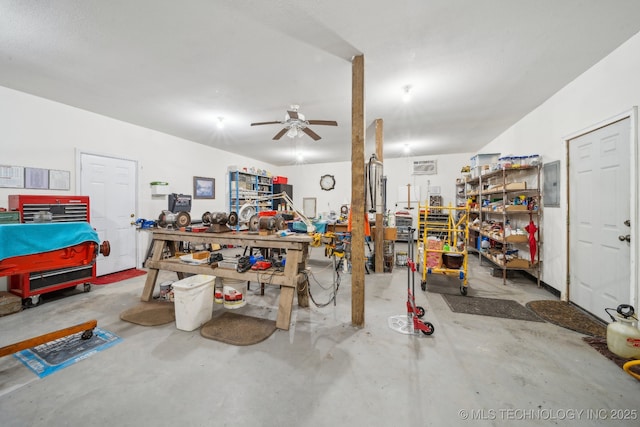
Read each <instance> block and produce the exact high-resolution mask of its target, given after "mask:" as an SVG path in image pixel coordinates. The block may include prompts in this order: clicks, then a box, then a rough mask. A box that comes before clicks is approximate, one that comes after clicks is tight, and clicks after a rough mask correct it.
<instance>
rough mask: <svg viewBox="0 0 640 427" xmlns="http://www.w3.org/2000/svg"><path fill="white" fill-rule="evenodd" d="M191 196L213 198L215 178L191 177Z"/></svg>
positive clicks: (214, 196) (214, 195) (214, 194)
mask: <svg viewBox="0 0 640 427" xmlns="http://www.w3.org/2000/svg"><path fill="white" fill-rule="evenodd" d="M193 198H194V199H215V198H216V180H215V179H214V178H205V177H202V176H194V177H193Z"/></svg>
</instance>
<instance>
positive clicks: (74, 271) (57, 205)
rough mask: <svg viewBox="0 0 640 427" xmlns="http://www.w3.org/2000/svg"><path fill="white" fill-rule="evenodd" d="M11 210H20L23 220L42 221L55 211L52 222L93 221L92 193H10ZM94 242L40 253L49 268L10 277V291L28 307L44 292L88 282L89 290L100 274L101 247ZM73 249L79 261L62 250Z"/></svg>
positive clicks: (86, 285) (36, 301)
mask: <svg viewBox="0 0 640 427" xmlns="http://www.w3.org/2000/svg"><path fill="white" fill-rule="evenodd" d="M9 210H10V211H18V212H20V222H23V223H29V222H38V220H39V217H40V216H41V215H42V213H43V212H48V213H50V214H51V215H50V218H51V220H50V221H51V222H83V221H86V222H89V219H90V218H89V212H90V209H89V197H88V196H54V195H24V194H19V195H10V196H9ZM93 245H94V244H93V243H91V242H86V243H84V244H82V245H79V247H78V248H68V249H64V250H60V251H53V252H46V253H43V254H38V256H39V259H40V260H42V259H43V257H44V258H47V259H46V263H45V265H47V269H46V270H43V271H32V270H29V269H26V272H22V273H20V274H15V275H12V276H10V277H9V280H8V288H9V289H8V291H9V292H11V293H13V294H15V295H18V296H20V297H21V298H22V299H23V304H24V305H25V306H30V305H37V304H38V303H39V302H40V295H42V294H45V293H48V292H52V291H56V290H59V289H64V288H70V287H75V286H77V285H79V284H84V291H85V292H88V291H89V290H90V289H91V281H93V280H94V279H95V277H96V264H95V256H96V255H97V250H94V248H93ZM84 246H87V247H84ZM89 246H91V247H90V248H89ZM70 249H73V253H74V258H73V259H75V260H76V261H73V260H70V259H69V258H68V257H66V258H65V256H64V255H63V256H61V254H60V252H61V251H69V250H70ZM63 259H64V261H63ZM56 260H59V261H56ZM70 264H71V265H70ZM23 271H25V270H23Z"/></svg>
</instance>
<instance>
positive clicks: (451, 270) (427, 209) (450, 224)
mask: <svg viewBox="0 0 640 427" xmlns="http://www.w3.org/2000/svg"><path fill="white" fill-rule="evenodd" d="M419 208H420V212H424V215H421V216H420V220H421V224H419V227H420V228H421V229H422V230H423V233H422V238H421V246H422V250H423V257H422V282H421V287H422V290H423V291H424V290H426V289H427V277H428V276H429V275H430V274H443V275H447V276H457V277H458V278H459V279H460V281H461V285H460V293H461V294H462V295H467V286H468V280H467V247H466V244H465V242H467V241H468V238H469V206H468V205H467V206H464V207H453V206H451V205H449V206H447V207H443V206H429V205H419Z"/></svg>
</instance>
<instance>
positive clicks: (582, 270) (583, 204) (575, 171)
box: [569, 118, 631, 319]
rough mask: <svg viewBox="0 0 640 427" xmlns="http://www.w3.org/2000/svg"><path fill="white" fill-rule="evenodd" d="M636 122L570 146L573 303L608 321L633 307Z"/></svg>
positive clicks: (590, 135) (588, 136) (616, 125)
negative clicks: (611, 312) (613, 311)
mask: <svg viewBox="0 0 640 427" xmlns="http://www.w3.org/2000/svg"><path fill="white" fill-rule="evenodd" d="M630 141H631V138H630V119H629V118H627V119H624V120H621V121H618V122H615V123H613V124H611V125H608V126H606V127H603V128H600V129H597V130H595V131H593V132H590V133H588V134H585V135H582V136H579V137H577V138H575V139H572V140H570V141H569V194H570V199H569V212H570V217H569V224H570V226H569V299H570V300H571V301H572V302H573V303H575V304H576V305H578V306H580V307H582V308H583V309H585V310H587V311H589V312H590V313H592V314H594V315H595V316H598V317H600V318H602V319H607V317H606V313H605V312H604V309H605V308H606V307H614V308H615V307H617V306H618V305H619V304H630V303H631V301H630V298H631V283H630V280H631V279H630V278H631V259H630V254H631V247H630V243H629V242H628V241H626V240H620V236H622V237H623V238H624V237H625V236H627V235H629V234H630V230H631V228H630V226H628V225H626V224H625V222H626V221H629V220H630V219H631V216H630V215H631V206H630V199H631V183H630V161H629V158H630V148H631V147H630Z"/></svg>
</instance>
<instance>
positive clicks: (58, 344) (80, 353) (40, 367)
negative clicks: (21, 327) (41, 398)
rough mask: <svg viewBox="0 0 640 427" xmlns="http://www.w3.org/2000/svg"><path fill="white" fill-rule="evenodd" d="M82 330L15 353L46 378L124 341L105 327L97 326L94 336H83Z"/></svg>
mask: <svg viewBox="0 0 640 427" xmlns="http://www.w3.org/2000/svg"><path fill="white" fill-rule="evenodd" d="M81 336H82V332H79V333H77V334H73V335H69V336H66V337H63V338H59V339H57V340H54V341H50V342H48V343H45V344H41V345H39V346H36V347H33V348H30V349H27V350H22V351H19V352H17V353H15V354H14V357H15V358H17V359H18V360H20V361H21V362H22V363H23V364H24V365H25V366H26V367H27V368H29V369H31V370H32V371H33V373H35V374H36V375H37V376H39V377H40V378H44V377H46V376H47V375H50V374H52V373H54V372H56V371H59V370H60V369H62V368H66V367H67V366H69V365H73V364H74V363H76V362H78V361H80V360H83V359H86V358H87V357H90V356H92V355H94V354H96V353H97V352H99V351H102V350H104V349H107V348H109V347H111V346H112V345H115V344H117V343H119V342H120V341H122V338H120V337H118V336H117V335H114V334H112V333H111V332H109V331H105V330H104V329H100V328H97V327H96V328H95V329H94V330H93V336H92V337H91V338H89V339H87V340H83V339H82V338H81Z"/></svg>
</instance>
